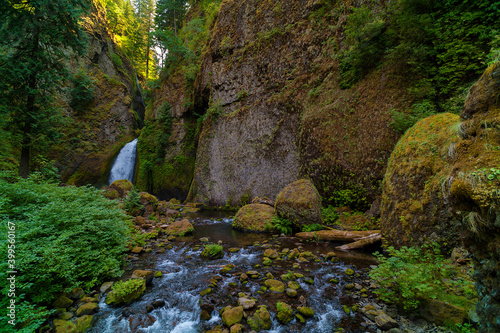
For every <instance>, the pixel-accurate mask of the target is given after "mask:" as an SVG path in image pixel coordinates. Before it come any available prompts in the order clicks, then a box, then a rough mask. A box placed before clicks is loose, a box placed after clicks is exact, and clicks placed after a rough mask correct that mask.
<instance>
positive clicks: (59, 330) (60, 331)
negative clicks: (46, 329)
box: [52, 319, 76, 333]
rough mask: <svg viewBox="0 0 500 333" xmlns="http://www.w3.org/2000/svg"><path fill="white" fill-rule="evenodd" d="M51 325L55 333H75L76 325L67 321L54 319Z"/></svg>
mask: <svg viewBox="0 0 500 333" xmlns="http://www.w3.org/2000/svg"><path fill="white" fill-rule="evenodd" d="M52 324H53V325H54V330H55V332H56V333H76V325H75V324H74V323H72V322H71V321H69V320H62V319H54V320H53V321H52Z"/></svg>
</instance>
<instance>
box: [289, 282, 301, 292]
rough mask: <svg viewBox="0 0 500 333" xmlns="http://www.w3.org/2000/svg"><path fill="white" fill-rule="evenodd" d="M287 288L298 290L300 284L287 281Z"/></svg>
mask: <svg viewBox="0 0 500 333" xmlns="http://www.w3.org/2000/svg"><path fill="white" fill-rule="evenodd" d="M288 288H290V289H294V290H298V289H300V284H299V283H298V282H297V281H288Z"/></svg>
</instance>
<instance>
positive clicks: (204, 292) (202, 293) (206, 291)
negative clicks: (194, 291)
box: [200, 288, 212, 297]
mask: <svg viewBox="0 0 500 333" xmlns="http://www.w3.org/2000/svg"><path fill="white" fill-rule="evenodd" d="M211 292H212V288H207V289H205V290H203V291H202V292H201V293H200V296H201V297H203V296H206V295H208V294H210V293H211Z"/></svg>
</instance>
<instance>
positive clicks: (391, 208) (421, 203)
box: [380, 113, 462, 250]
mask: <svg viewBox="0 0 500 333" xmlns="http://www.w3.org/2000/svg"><path fill="white" fill-rule="evenodd" d="M458 123H459V117H458V116H457V115H454V114H451V113H443V114H438V115H435V116H432V117H428V118H425V119H422V120H421V121H419V122H418V123H417V124H415V126H413V127H412V128H410V129H409V130H408V131H407V132H406V133H405V135H404V136H403V137H402V138H401V139H400V140H399V142H398V144H397V145H396V148H395V149H394V151H393V152H392V154H391V158H390V159H389V163H388V165H387V172H386V175H385V178H384V182H383V193H382V201H381V219H380V225H381V230H382V235H383V237H384V239H385V242H386V244H387V245H393V246H395V247H401V246H420V245H423V244H425V243H429V242H438V243H439V244H440V245H442V246H443V247H444V248H445V250H451V249H452V248H453V247H455V246H458V245H459V240H460V233H461V231H462V227H461V221H460V219H458V218H457V217H456V216H454V215H453V213H452V211H451V206H450V205H449V201H447V200H445V198H444V197H443V195H444V194H446V191H443V190H442V185H443V181H444V180H445V179H446V178H447V177H448V175H449V174H450V172H451V164H450V162H452V157H451V156H450V150H452V149H453V147H454V146H455V145H456V144H457V142H458V141H459V137H458V136H457V126H458Z"/></svg>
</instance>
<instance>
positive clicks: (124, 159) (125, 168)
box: [109, 139, 137, 184]
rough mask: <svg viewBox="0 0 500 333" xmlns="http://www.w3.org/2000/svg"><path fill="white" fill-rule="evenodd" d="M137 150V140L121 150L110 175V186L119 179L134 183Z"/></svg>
mask: <svg viewBox="0 0 500 333" xmlns="http://www.w3.org/2000/svg"><path fill="white" fill-rule="evenodd" d="M136 150H137V139H134V140H133V141H130V142H129V143H127V144H126V145H125V146H124V147H123V148H122V149H121V150H120V153H119V154H118V156H117V157H116V160H115V163H113V167H112V168H111V172H110V173H109V183H110V184H111V183H113V182H114V181H115V180H118V179H128V180H130V181H131V182H133V180H134V168H135V156H136Z"/></svg>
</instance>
